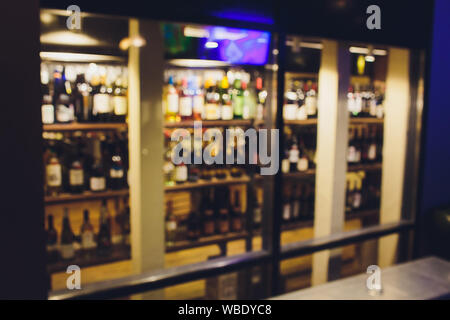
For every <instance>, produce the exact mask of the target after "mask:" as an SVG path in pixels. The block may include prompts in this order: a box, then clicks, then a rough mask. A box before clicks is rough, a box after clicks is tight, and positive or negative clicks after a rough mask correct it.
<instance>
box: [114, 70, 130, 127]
mask: <svg viewBox="0 0 450 320" xmlns="http://www.w3.org/2000/svg"><path fill="white" fill-rule="evenodd" d="M112 104H113V110H114V116H113V119H114V122H125V118H126V116H127V112H128V100H127V89H126V87H125V80H124V79H123V78H122V77H118V78H117V79H116V82H115V84H114V96H113V97H112Z"/></svg>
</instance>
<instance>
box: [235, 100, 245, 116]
mask: <svg viewBox="0 0 450 320" xmlns="http://www.w3.org/2000/svg"><path fill="white" fill-rule="evenodd" d="M233 102H234V103H233V111H234V114H235V115H236V116H238V117H242V116H243V113H244V97H235V99H233Z"/></svg>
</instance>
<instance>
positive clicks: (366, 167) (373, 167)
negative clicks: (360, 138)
mask: <svg viewBox="0 0 450 320" xmlns="http://www.w3.org/2000/svg"><path fill="white" fill-rule="evenodd" d="M381 167H382V165H381V162H375V163H367V164H351V165H347V171H348V172H352V171H377V170H381Z"/></svg>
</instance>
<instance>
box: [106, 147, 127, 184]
mask: <svg viewBox="0 0 450 320" xmlns="http://www.w3.org/2000/svg"><path fill="white" fill-rule="evenodd" d="M109 184H110V188H111V189H113V190H119V189H122V188H123V187H124V185H125V168H124V165H123V161H122V155H121V152H120V150H119V146H118V145H117V144H116V146H115V151H114V152H113V154H112V156H111V165H110V168H109Z"/></svg>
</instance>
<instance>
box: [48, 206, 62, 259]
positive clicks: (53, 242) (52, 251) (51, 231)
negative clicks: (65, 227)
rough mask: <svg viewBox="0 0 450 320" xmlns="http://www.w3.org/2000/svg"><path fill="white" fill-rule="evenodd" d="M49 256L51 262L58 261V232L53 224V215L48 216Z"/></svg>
mask: <svg viewBox="0 0 450 320" xmlns="http://www.w3.org/2000/svg"><path fill="white" fill-rule="evenodd" d="M47 258H48V261H49V262H50V263H52V262H56V261H57V260H58V258H59V254H58V233H57V232H56V229H55V228H54V226H53V215H52V214H49V215H48V216H47Z"/></svg>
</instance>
